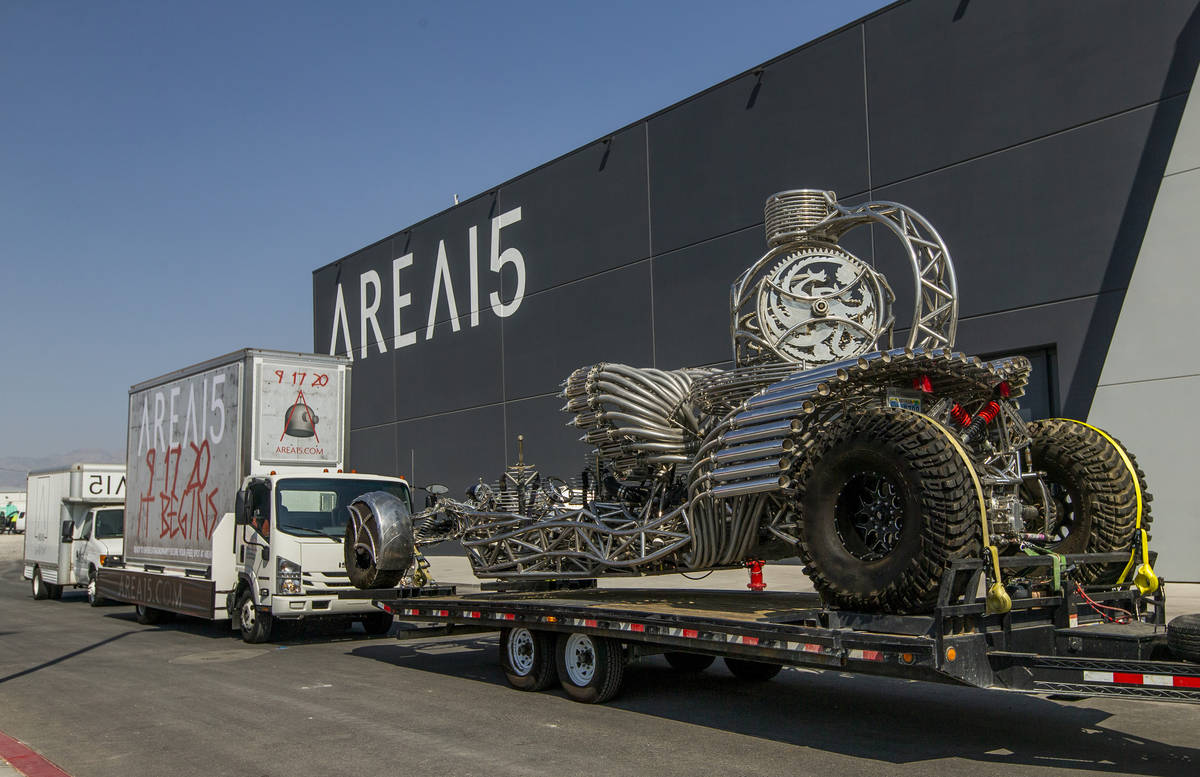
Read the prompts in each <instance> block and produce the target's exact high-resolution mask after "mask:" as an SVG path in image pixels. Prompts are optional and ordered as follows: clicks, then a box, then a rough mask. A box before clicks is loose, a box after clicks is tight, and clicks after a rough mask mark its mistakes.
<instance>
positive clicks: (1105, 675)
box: [1083, 670, 1200, 688]
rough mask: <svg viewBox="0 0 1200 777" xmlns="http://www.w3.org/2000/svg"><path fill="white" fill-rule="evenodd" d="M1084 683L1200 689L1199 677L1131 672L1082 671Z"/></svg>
mask: <svg viewBox="0 0 1200 777" xmlns="http://www.w3.org/2000/svg"><path fill="white" fill-rule="evenodd" d="M1083 681H1084V682H1085V683H1107V684H1111V685H1150V686H1156V687H1159V688H1200V677H1189V676H1187V675H1172V674H1136V673H1133V672H1092V671H1086V670H1085V671H1084V673H1083Z"/></svg>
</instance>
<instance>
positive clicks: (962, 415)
mask: <svg viewBox="0 0 1200 777" xmlns="http://www.w3.org/2000/svg"><path fill="white" fill-rule="evenodd" d="M950 417H951V418H953V419H954V420H955V421H957V422H958V425H959V426H963V427H965V426H966V425H967V424H969V423H971V414H970V413H968V412H967V411H966V410H963V408H962V405H960V404H958V403H957V402H955V403H954V407H952V408H950Z"/></svg>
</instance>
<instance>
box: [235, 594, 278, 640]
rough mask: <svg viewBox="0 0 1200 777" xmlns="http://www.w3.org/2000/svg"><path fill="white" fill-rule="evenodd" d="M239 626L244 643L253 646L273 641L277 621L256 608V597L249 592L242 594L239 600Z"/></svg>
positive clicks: (267, 613)
mask: <svg viewBox="0 0 1200 777" xmlns="http://www.w3.org/2000/svg"><path fill="white" fill-rule="evenodd" d="M237 610H238V625H239V626H240V627H241V632H242V641H243V642H248V643H250V644H252V645H257V644H260V643H262V642H269V641H270V640H271V632H272V631H273V630H274V629H273V627H274V625H275V623H274V621H275V619H274V618H272V617H271V613H269V612H260V611H259V609H258V608H257V607H255V606H254V597H253V596H251V595H250V592H249V591H246V592H244V593H243V594H242V598H241V599H239V600H238V608H237Z"/></svg>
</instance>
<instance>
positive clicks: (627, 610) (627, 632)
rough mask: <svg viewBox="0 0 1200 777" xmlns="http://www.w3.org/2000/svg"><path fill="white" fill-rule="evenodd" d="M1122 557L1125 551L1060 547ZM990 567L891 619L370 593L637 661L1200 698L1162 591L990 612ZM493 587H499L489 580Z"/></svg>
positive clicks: (709, 604) (1077, 558)
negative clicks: (701, 660) (1170, 633)
mask: <svg viewBox="0 0 1200 777" xmlns="http://www.w3.org/2000/svg"><path fill="white" fill-rule="evenodd" d="M1062 558H1065V559H1066V562H1067V564H1068V565H1071V564H1078V563H1092V564H1095V563H1124V562H1125V561H1127V560H1128V554H1125V553H1110V554H1080V555H1074V556H1066V557H1062ZM1000 563H1001V566H1002V567H1019V568H1021V569H1030V568H1032V567H1045V568H1046V572H1047V574H1048V573H1049V572H1050V570H1051V569H1052V565H1053V563H1054V562H1053V559H1052V558H1051V557H1048V556H1046V557H1037V558H1003V559H1001V560H1000ZM983 575H984V563H983V562H982V561H981V560H976V559H971V560H962V561H955V562H953V563H952V564H951V565H950V567H949V568H948V569H947V570H946V571H945V573H944V575H943V579H942V584H941V597H940V599H939V601H938V604H937V606H936V608H935V609H934V611H933V612H932V613H928V614H923V615H887V614H875V613H862V612H851V611H846V610H835V609H830V608H827V607H824V606H823V605H822V603H821V601H820V599H819V597H818V596H817V595H816V594H805V593H764V592H751V591H745V592H742V591H714V590H700V589H598V588H596V587H595V583H594V581H584V580H572V581H561V582H556V581H534V582H528V583H516V584H514V585H513V587H512V588H509V589H507V590H485V591H482V592H480V593H471V594H459V595H455V596H449V597H444V598H438V597H433V598H426V597H424V596H422V597H420V598H419V599H386V600H383V599H376V600H375V605H376V606H377V607H379V608H380V609H382V610H384V611H386V612H390V613H392V614H394V615H395V616H396V618H397V619H399V620H408V621H418V622H435V623H441V624H449V625H461V626H468V627H473V628H472V629H471V630H472V631H477V630H489V629H509V628H516V627H521V626H523V627H526V628H528V629H530V630H537V631H546V632H578V633H585V634H588V635H589V636H592V637H604V638H610V639H613V640H617V641H618V642H620V643H622V644H623V645H624V646H625V648H626V651H627V654H628V655H629V656H630V657H631V658H634V657H637V656H643V655H652V654H655V653H662V652H666V651H686V652H691V653H702V654H706V655H711V656H717V657H725V656H729V657H731V658H739V659H747V660H752V661H762V662H768V663H774V664H783V665H789V666H799V667H807V668H812V669H834V670H837V671H840V672H861V673H864V674H873V675H881V676H886V677H900V678H906V679H912V680H924V681H929V682H942V683H951V684H959V685H968V686H975V687H978V688H987V689H994V690H1005V691H1014V692H1018V693H1046V694H1057V695H1063V696H1072V697H1087V696H1118V697H1126V698H1140V699H1153V700H1158V701H1183V702H1192V703H1200V664H1197V663H1189V662H1184V661H1176V660H1163V656H1169V655H1170V653H1169V651H1168V649H1167V647H1166V627H1165V621H1166V609H1165V605H1166V599H1165V595H1164V593H1163V591H1162V588H1160V589H1159V590H1158V591H1156V592H1155V593H1154V594H1152V595H1150V596H1142V595H1140V594H1139V593H1138V591H1137V590H1136V589H1132V590H1127V589H1117V588H1112V587H1106V586H1093V587H1088V588H1086V589H1084V590H1085V592H1086V594H1087V596H1088V597H1089V598H1090V599H1091V600H1092V601H1094V602H1096V603H1099V604H1102V605H1106V606H1111V607H1121V608H1123V609H1126V610H1130V611H1132V612H1135V613H1137V614H1138V619H1137V620H1135V621H1132V622H1129V623H1123V624H1118V623H1108V622H1105V621H1104V620H1103V619H1102V618H1101V617H1100V615H1099V614H1098V613H1097V611H1096V610H1095V609H1093V608H1092V606H1091V605H1090V604H1089V603H1088V602H1087V601H1086V600H1085V599H1084V597H1083V596H1082V595H1081V594H1080V593H1079V592H1078V591H1077V590H1071V589H1070V586H1072V585H1073V584H1072V583H1069V577H1067V578H1066V583H1065V584H1064V586H1063V590H1064V591H1070V592H1069V593H1063V594H1056V593H1055V592H1053V591H1051V590H1049V586H1048V585H1042V586H1040V587H1038V588H1034V589H1033V590H1032V591H1031V592H1030V593H1029V595H1028V596H1025V597H1021V598H1018V597H1016V596H1014V597H1013V606H1012V610H1011V611H1009V612H1007V613H1004V614H1003V615H999V614H991V613H988V611H987V607H986V602H985V600H984V599H983V598H982V597H978V598H971V599H970V600H967V599H966V598H965V597H962V596H955V595H954V594H953V593H952V592H954V591H963V590H966V591H972V592H974V591H976V590H978V583H979V580H980V579H981V577H982V576H983ZM491 585H492V586H493V587H497V588H498V587H499V586H501V585H504V584H491Z"/></svg>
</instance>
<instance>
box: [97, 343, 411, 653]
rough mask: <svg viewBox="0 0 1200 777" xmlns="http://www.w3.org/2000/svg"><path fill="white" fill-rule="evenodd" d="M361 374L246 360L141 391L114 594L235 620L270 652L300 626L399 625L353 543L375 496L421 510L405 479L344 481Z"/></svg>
mask: <svg viewBox="0 0 1200 777" xmlns="http://www.w3.org/2000/svg"><path fill="white" fill-rule="evenodd" d="M349 395H350V364H349V360H348V359H346V358H344V357H334V356H323V355H316V354H301V353H291V352H279V351H266V350H259V349H243V350H241V351H236V352H234V353H231V354H227V355H225V356H220V357H217V358H216V359H212V360H210V361H207V362H203V363H201V364H197V365H195V366H192V367H187V368H185V369H182V370H178V371H176V372H173V373H170V374H167V375H164V376H162V377H159V378H155V379H153V380H149V381H146V382H144V383H140V384H138V385H135V386H133V387H132V388H131V389H130V390H129V430H128V434H129V436H128V441H127V452H126V459H127V462H126V463H127V468H128V473H129V480H128V493H129V496H128V499H127V504H128V509H127V510H126V513H125V559H124V563H123V565H122V566H121V567H120V568H114V567H106V568H104V569H102V570H101V573H100V578H99V593H100V595H101V596H104V597H107V598H111V599H116V600H118V601H124V602H130V603H132V604H134V605H136V606H137V616H138V620H139V621H140V622H142V623H154V622H157V621H158V620H160V619H161V618H162V617H163V616H164V615H165V614H166V613H179V614H183V615H191V616H197V617H200V618H207V619H211V620H225V619H229V620H231V621H232V626H233V627H234V628H236V629H240V630H241V634H242V638H243V639H244V640H246V641H247V642H265V641H268V640H270V639H272V638H273V637H274V636H275V635H276V633H277V632H278V631H281V630H285V629H284V628H283V627H286V626H290V625H295V624H297V622H298V621H301V620H311V619H321V618H341V619H346V620H350V619H353V620H358V621H360V622H362V623H363V626H364V627H365V628H366V630H367V631H368V632H371V633H385V632H387V631H388V629H390V628H391V623H392V616H391V615H389V614H387V613H383V612H381V611H380V610H378V609H376V608H374V607H373V606H372V605H371V596H363V595H362V592H361V591H359V590H358V589H356V588H355V587H354V586H353V585H351V582H350V578H349V575H348V573H347V571H346V561H345V558H346V556H345V553H344V550H343V541H344V535H345V531H346V524H347V521H348V518H349V508H350V506H351V504H352V503H353V502H354V501H355V500H357V499H359V498H360V497H362V496H363V495H364V494H369V493H371V492H380V491H382V492H385V493H388V494H391V495H393V496H395V497H397V498H398V499H399V500H400V502H401V503H402V504H403V505H404V506H405V509H406V510H411V506H412V497H411V494H410V491H409V487H408V484H407V483H406V482H405V481H404V480H403V479H402V478H398V477H388V476H377V475H361V474H355V473H347V472H343V471H342V469H343V465H344V458H345V453H346V443H347V439H348V429H349V423H348V417H347V407H348V402H349Z"/></svg>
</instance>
